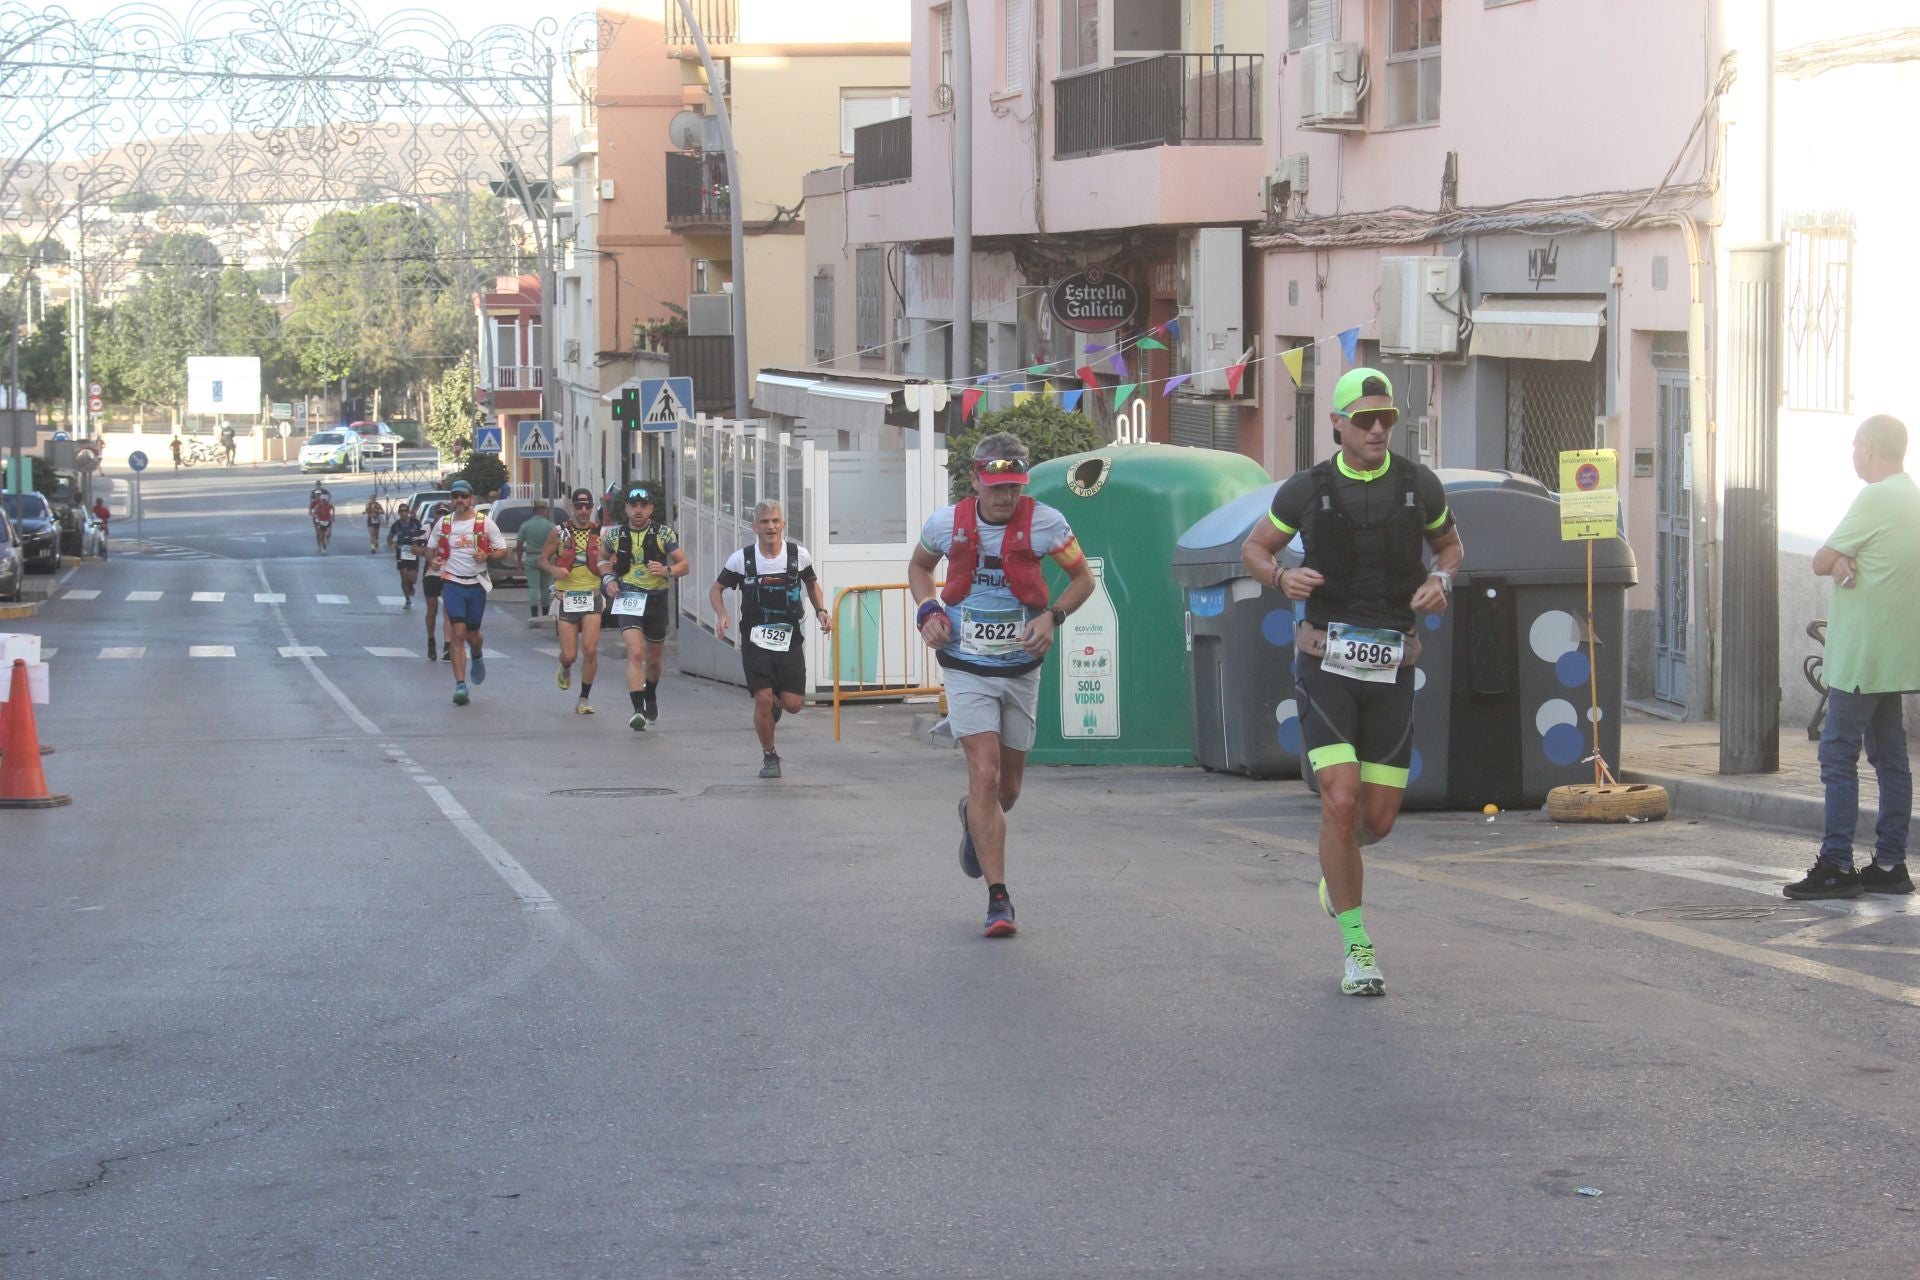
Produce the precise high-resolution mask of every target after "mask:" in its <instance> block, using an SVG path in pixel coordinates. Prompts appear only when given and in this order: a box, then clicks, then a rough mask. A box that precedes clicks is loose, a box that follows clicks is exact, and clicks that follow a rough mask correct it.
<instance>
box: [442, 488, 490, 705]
mask: <svg viewBox="0 0 1920 1280" xmlns="http://www.w3.org/2000/svg"><path fill="white" fill-rule="evenodd" d="M447 488H448V490H449V491H450V492H451V493H452V495H453V511H452V512H451V513H450V514H448V515H446V516H443V517H441V519H440V520H439V521H438V522H437V523H436V524H435V525H434V527H433V567H434V568H436V569H438V570H440V575H441V577H442V578H444V579H445V580H446V581H445V582H444V583H443V584H442V585H441V588H440V599H441V603H442V604H443V605H444V606H445V608H446V611H447V622H448V625H449V630H450V632H451V634H450V635H449V636H448V637H447V649H448V651H449V652H450V653H451V654H452V658H451V661H452V663H453V704H454V705H455V706H456V707H464V706H466V705H467V697H468V695H467V667H468V658H469V656H471V658H472V668H473V682H474V683H475V684H485V683H486V682H487V659H486V654H485V653H484V652H483V650H482V645H483V641H482V639H481V635H480V621H481V619H483V618H484V617H486V615H487V592H488V591H490V590H492V586H493V584H492V582H491V581H490V580H489V579H488V578H487V564H488V562H490V561H493V560H500V559H504V558H505V557H506V554H507V540H506V538H505V536H504V535H502V534H501V532H500V526H499V525H497V524H495V523H494V522H493V519H492V517H490V516H476V515H475V514H474V513H473V486H472V485H471V484H468V483H467V482H466V481H465V480H455V481H454V482H453V483H452V484H451V485H449V486H447Z"/></svg>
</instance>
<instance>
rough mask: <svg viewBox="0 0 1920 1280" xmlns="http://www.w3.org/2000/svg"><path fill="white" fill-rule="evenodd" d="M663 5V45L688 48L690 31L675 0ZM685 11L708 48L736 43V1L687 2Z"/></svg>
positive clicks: (667, 0)
mask: <svg viewBox="0 0 1920 1280" xmlns="http://www.w3.org/2000/svg"><path fill="white" fill-rule="evenodd" d="M664 2H665V4H666V14H667V16H666V23H665V25H666V28H667V43H668V44H670V45H676V44H677V45H690V44H692V43H693V30H692V28H690V27H688V26H687V20H686V19H685V18H684V17H682V16H681V14H680V5H679V3H678V0H664ZM687 7H688V8H689V9H691V10H693V16H694V18H695V20H696V21H698V22H699V23H700V30H701V32H702V34H704V35H705V36H706V37H707V43H708V44H709V45H715V44H739V43H740V0H687Z"/></svg>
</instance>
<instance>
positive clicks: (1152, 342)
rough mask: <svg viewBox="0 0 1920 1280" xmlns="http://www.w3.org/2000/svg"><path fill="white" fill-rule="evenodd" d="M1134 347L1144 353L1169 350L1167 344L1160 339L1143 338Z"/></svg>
mask: <svg viewBox="0 0 1920 1280" xmlns="http://www.w3.org/2000/svg"><path fill="white" fill-rule="evenodd" d="M1133 345H1134V346H1136V347H1138V348H1140V349H1141V350H1142V351H1165V350H1166V349H1167V344H1166V343H1164V342H1162V341H1160V340H1159V339H1158V338H1142V339H1140V341H1138V342H1136V343H1134V344H1133Z"/></svg>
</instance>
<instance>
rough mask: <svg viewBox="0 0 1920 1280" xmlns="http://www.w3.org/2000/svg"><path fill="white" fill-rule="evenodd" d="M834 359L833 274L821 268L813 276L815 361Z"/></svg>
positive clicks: (827, 361) (825, 362)
mask: <svg viewBox="0 0 1920 1280" xmlns="http://www.w3.org/2000/svg"><path fill="white" fill-rule="evenodd" d="M832 360H833V275H832V273H831V272H829V271H827V270H825V269H824V268H823V269H822V270H821V272H820V274H819V275H817V276H815V277H814V278H813V362H814V363H815V364H829V363H831V362H832Z"/></svg>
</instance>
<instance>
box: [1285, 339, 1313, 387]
mask: <svg viewBox="0 0 1920 1280" xmlns="http://www.w3.org/2000/svg"><path fill="white" fill-rule="evenodd" d="M1306 354H1307V349H1306V348H1305V347H1295V348H1293V350H1291V351H1282V352H1281V353H1280V363H1281V364H1283V365H1285V366H1286V367H1287V372H1288V373H1289V374H1291V375H1292V377H1293V385H1294V386H1296V387H1297V386H1299V385H1300V379H1301V377H1302V376H1303V374H1302V372H1301V370H1302V368H1303V366H1304V365H1305V362H1306Z"/></svg>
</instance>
